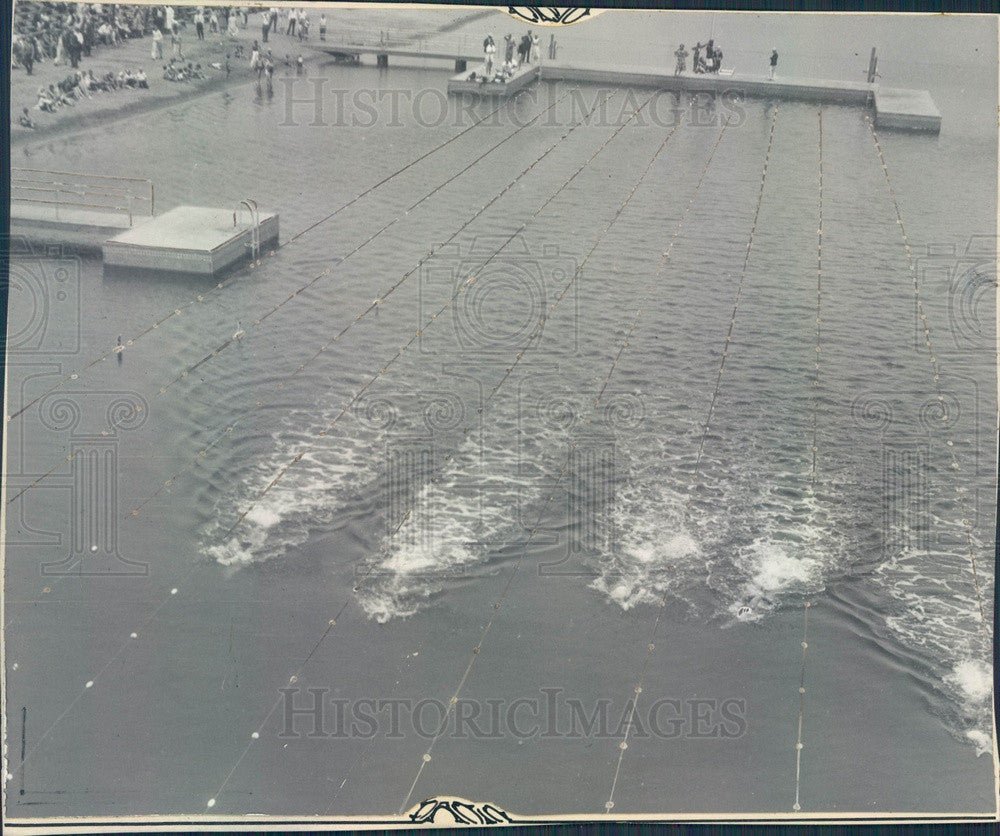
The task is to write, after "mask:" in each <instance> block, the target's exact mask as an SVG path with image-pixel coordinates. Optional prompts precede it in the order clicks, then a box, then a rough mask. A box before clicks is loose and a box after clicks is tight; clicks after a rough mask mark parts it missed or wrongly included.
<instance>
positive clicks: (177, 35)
mask: <svg viewBox="0 0 1000 836" xmlns="http://www.w3.org/2000/svg"><path fill="white" fill-rule="evenodd" d="M170 46H171V47H173V56H174V58H183V57H184V55H183V54H182V53H181V31H180V29H178V28H177V24H176V23H175V24H174V31H173V32H172V33H171V35H170Z"/></svg>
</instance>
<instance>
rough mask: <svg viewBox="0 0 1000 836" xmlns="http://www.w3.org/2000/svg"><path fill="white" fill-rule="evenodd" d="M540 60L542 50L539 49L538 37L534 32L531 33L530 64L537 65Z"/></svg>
mask: <svg viewBox="0 0 1000 836" xmlns="http://www.w3.org/2000/svg"><path fill="white" fill-rule="evenodd" d="M541 60H542V50H541V47H540V41H539V38H538V35H537V34H536V33H535V32H532V33H531V63H532V64H537V63H538V62H539V61H541Z"/></svg>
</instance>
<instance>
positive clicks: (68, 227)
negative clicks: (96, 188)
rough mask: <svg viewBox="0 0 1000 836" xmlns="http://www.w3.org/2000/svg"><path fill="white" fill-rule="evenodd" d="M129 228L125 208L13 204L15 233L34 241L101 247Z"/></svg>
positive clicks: (11, 219) (86, 247)
mask: <svg viewBox="0 0 1000 836" xmlns="http://www.w3.org/2000/svg"><path fill="white" fill-rule="evenodd" d="M143 220H145V218H144V219H143ZM129 228H130V221H129V218H128V216H127V215H123V214H122V213H121V212H115V211H109V210H104V209H80V208H75V207H72V206H53V205H35V204H30V203H28V204H25V203H11V205H10V232H11V234H12V235H21V236H24V237H25V238H28V239H29V240H32V241H41V242H58V243H60V244H67V245H69V246H71V247H77V248H81V249H87V250H99V249H100V248H101V246H102V245H103V244H104V242H105V241H106V240H107V239H108V238H111V237H112V236H115V235H119V234H121V233H122V232H124V231H126V230H128V229H129Z"/></svg>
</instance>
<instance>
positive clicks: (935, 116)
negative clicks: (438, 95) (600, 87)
mask: <svg viewBox="0 0 1000 836" xmlns="http://www.w3.org/2000/svg"><path fill="white" fill-rule="evenodd" d="M480 67H481V65H480ZM480 72H481V69H478V70H477V75H478V74H479V73H480ZM515 78H516V79H518V82H519V83H518V84H517V86H516V87H510V85H511V82H508V83H507V84H506V85H504V84H499V85H498V84H493V83H489V84H479V83H476V82H470V81H468V80H467V79H468V74H467V73H461V74H459V75H456V76H453V77H452V78H451V79H450V80H449V81H448V92H449V93H456V94H473V95H475V94H478V95H482V96H496V95H508V96H509V95H512V94H513V93H516V92H517V91H518V90H521V89H523V88H524V87H526V86H527V85H528V84H530V83H531V82H533V81H535V80H536V79H540V80H542V81H566V82H578V83H588V84H614V85H621V86H628V87H655V88H658V89H660V90H668V91H677V92H680V91H688V92H693V91H708V92H713V93H716V94H719V95H738V96H741V97H744V98H769V99H770V98H773V99H784V100H790V101H806V102H820V103H828V104H845V105H856V106H859V107H873V108H874V111H875V124H876V126H878V127H885V128H902V129H907V130H914V131H929V132H932V133H938V132H939V131H940V130H941V113H940V111H938V109H937V107H936V106H935V104H934V100H933V99H932V98H931V95H930V93H928V92H927V91H926V90H906V89H900V88H890V87H882V86H880V85H878V84H874V83H873V84H868V83H865V82H851V81H832V80H829V79H816V78H781V77H780V76H779V77H778V78H775V79H774V80H773V81H772V80H771V79H769V78H768V77H767V76H759V75H746V74H739V73H736V72H734V71H729V72H726V71H725V70H724V71H723V72H721V73H717V74H716V73H691V72H687V73H680V74H674V73H671V72H666V71H664V70H663V69H659V68H650V67H620V68H616V69H608V68H601V67H591V66H576V65H572V64H564V63H552V62H546V63H543V64H541V65H540V66H532V67H530V68H529V71H528V72H527V74H526V75H524V76H518V75H515ZM497 88H508V89H506V90H498V89H497Z"/></svg>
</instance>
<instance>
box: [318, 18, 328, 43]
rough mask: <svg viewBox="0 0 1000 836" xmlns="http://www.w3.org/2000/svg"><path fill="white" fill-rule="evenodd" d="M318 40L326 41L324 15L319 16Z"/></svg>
mask: <svg viewBox="0 0 1000 836" xmlns="http://www.w3.org/2000/svg"><path fill="white" fill-rule="evenodd" d="M319 39H320V40H321V41H325V40H326V15H320V16H319Z"/></svg>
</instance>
